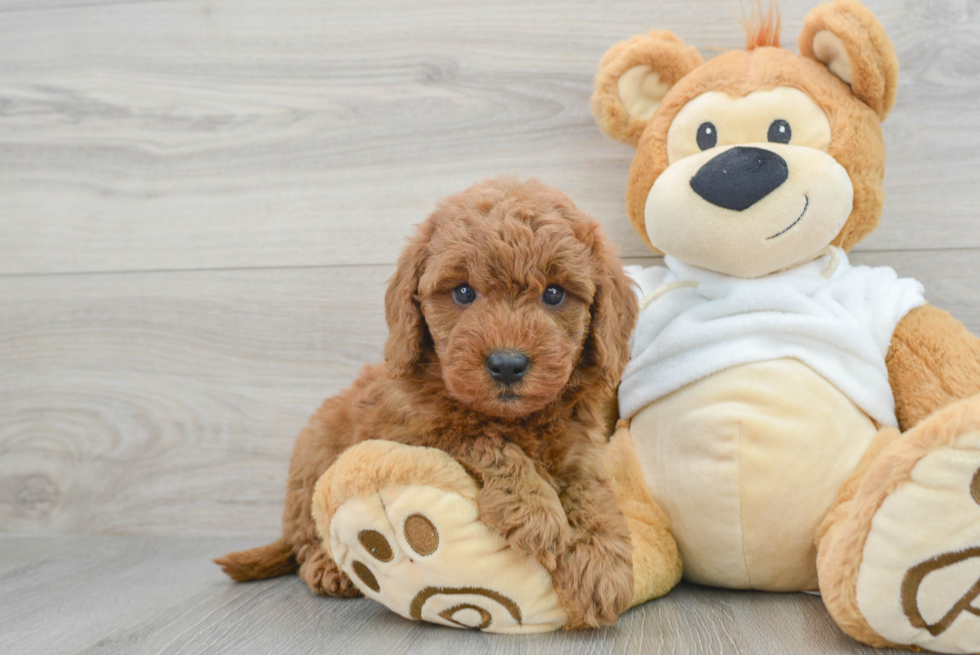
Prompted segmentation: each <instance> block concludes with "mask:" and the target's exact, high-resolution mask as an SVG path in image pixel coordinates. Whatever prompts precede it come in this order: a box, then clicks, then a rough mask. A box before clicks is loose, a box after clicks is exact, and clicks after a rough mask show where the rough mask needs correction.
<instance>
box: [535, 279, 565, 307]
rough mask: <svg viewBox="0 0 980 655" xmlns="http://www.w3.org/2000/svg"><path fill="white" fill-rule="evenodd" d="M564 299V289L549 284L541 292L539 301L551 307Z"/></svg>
mask: <svg viewBox="0 0 980 655" xmlns="http://www.w3.org/2000/svg"><path fill="white" fill-rule="evenodd" d="M564 299H565V290H564V289H562V288H561V287H560V286H558V285H556V284H549V285H548V288H547V289H545V290H544V293H543V294H541V302H543V303H544V304H546V305H551V306H552V307H557V306H558V305H560V304H561V301H562V300H564Z"/></svg>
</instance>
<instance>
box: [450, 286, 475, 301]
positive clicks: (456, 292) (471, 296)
mask: <svg viewBox="0 0 980 655" xmlns="http://www.w3.org/2000/svg"><path fill="white" fill-rule="evenodd" d="M453 300H455V301H456V302H458V303H459V304H460V305H469V304H471V303H472V302H473V301H474V300H476V289H474V288H473V287H471V286H470V285H468V284H461V285H459V286H458V287H456V288H455V289H453Z"/></svg>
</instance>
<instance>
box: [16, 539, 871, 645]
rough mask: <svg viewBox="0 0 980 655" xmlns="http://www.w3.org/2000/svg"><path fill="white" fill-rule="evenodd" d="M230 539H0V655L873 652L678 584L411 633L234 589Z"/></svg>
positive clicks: (289, 594) (830, 629) (404, 626)
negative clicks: (588, 628)
mask: <svg viewBox="0 0 980 655" xmlns="http://www.w3.org/2000/svg"><path fill="white" fill-rule="evenodd" d="M246 545H248V542H247V541H244V540H242V539H236V538H228V537H198V538H187V537H185V538H172V537H107V536H81V537H79V536H75V537H68V538H61V537H42V538H39V537H6V538H2V539H0V617H2V620H3V621H2V625H3V629H2V630H0V652H2V653H45V654H47V655H60V654H68V653H85V654H94V653H159V654H161V655H163V654H177V653H181V654H184V655H187V654H191V653H200V654H204V655H217V654H219V653H228V654H241V653H276V654H277V655H286V654H289V653H304V654H305V653H317V652H319V653H386V654H387V653H413V654H416V653H418V654H429V653H432V654H435V653H444V654H449V653H453V654H458V653H486V654H488V655H508V654H514V655H517V654H520V653H540V654H541V655H550V654H554V655H559V654H561V655H566V654H576V653H583V654H584V653H587V654H589V655H601V654H604V653H608V654H610V655H613V654H615V655H633V654H636V655H659V654H661V653H663V654H666V653H751V654H753V655H768V654H773V655H777V654H778V655H785V654H789V653H822V654H825V653H840V652H853V653H875V652H883V651H876V650H875V649H872V648H860V647H858V646H856V645H855V644H854V643H853V642H851V641H850V640H849V639H848V638H847V637H846V636H844V635H843V634H842V633H840V632H839V631H838V630H837V629H836V627H835V626H834V625H833V622H832V621H831V619H830V617H829V616H828V615H827V612H826V610H825V609H824V607H823V604H822V603H821V601H820V599H819V598H816V597H814V596H809V595H806V594H791V595H778V594H767V593H748V592H747V593H732V592H725V591H721V590H717V589H708V588H699V587H693V586H689V585H682V586H681V587H680V588H678V589H676V590H675V591H673V592H672V593H671V594H670V595H669V596H667V597H666V598H665V599H663V600H660V601H657V602H655V603H647V604H646V605H644V606H641V607H638V608H636V609H633V610H631V611H629V612H628V613H627V614H625V615H624V616H623V617H622V618H621V619H620V621H619V623H618V624H617V625H616V626H615V627H612V628H606V629H603V630H598V631H592V632H559V633H552V634H544V635H532V636H505V635H484V634H480V633H474V632H470V631H462V630H455V629H452V628H444V627H441V626H434V625H430V624H425V623H418V622H413V621H408V620H406V619H403V618H401V617H399V616H398V615H396V614H393V613H391V612H388V611H387V610H386V609H385V608H384V607H382V606H381V605H379V604H378V603H375V602H373V601H369V600H366V599H363V598H360V599H356V600H338V599H328V598H320V597H316V596H313V595H312V594H310V593H309V591H308V590H307V589H306V587H305V585H303V583H302V582H300V580H299V579H298V578H296V577H289V578H280V579H278V580H270V581H265V582H255V583H247V584H234V583H232V582H231V581H229V580H228V579H227V578H225V577H224V576H223V575H222V574H221V573H220V572H219V571H218V570H217V568H216V567H214V566H212V565H211V564H210V562H209V561H208V558H210V557H212V556H214V555H216V554H221V553H223V552H225V551H226V550H229V549H233V548H241V547H244V546H246Z"/></svg>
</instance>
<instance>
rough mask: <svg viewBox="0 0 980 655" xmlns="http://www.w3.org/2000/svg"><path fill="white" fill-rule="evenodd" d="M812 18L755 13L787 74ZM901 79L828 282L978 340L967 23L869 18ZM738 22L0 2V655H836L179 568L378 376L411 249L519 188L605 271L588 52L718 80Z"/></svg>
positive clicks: (677, 15) (976, 202)
mask: <svg viewBox="0 0 980 655" xmlns="http://www.w3.org/2000/svg"><path fill="white" fill-rule="evenodd" d="M813 4H814V2H813V1H812V0H783V1H782V2H781V7H782V14H783V24H784V30H783V42H784V43H785V44H788V45H790V47H792V44H793V43H794V42H795V35H796V32H797V31H798V30H799V28H800V25H801V24H802V20H803V16H804V15H805V13H806V11H807V10H808V9H809V8H810V7H811V6H812V5H813ZM867 4H868V5H869V6H871V8H872V9H873V10H874V11H875V12H876V13H877V14H878V16H879V17H880V19H881V20H882V22H883V23H884V25H885V27H886V29H887V30H888V31H889V33H890V35H891V37H892V39H893V40H894V42H895V45H896V48H897V50H898V53H899V57H900V59H901V62H902V66H903V72H902V75H901V78H900V85H899V99H898V103H897V105H896V107H895V109H894V111H893V112H892V115H891V116H890V117H889V119H888V121H887V122H886V123H885V126H884V129H885V136H886V140H887V143H888V148H889V159H888V173H887V176H886V191H887V193H888V199H887V201H886V206H885V215H884V217H883V220H882V224H881V227H880V228H879V229H878V230H877V231H876V232H875V233H874V234H873V235H872V236H871V237H870V238H868V239H867V240H866V241H865V242H864V243H862V244H860V246H859V247H858V249H857V250H858V251H857V252H856V253H855V255H854V259H855V261H857V262H858V263H869V264H875V265H891V266H894V267H895V268H896V269H897V270H898V271H899V273H901V274H903V275H910V276H914V277H917V278H918V279H920V280H922V281H923V283H924V284H925V285H926V288H927V293H928V297H929V299H930V300H931V301H932V302H934V303H935V304H937V305H939V306H941V307H944V308H946V309H949V310H950V311H952V312H953V313H954V314H955V315H956V316H958V317H959V318H960V319H962V320H963V321H964V322H965V323H966V324H967V326H968V327H970V329H972V330H973V331H975V332H980V285H978V282H977V279H978V278H977V270H978V264H980V220H978V217H980V184H978V181H980V173H978V171H980V110H978V107H980V67H977V65H976V62H977V61H978V60H980V11H978V9H977V7H976V6H975V3H973V2H967V1H966V0H935V1H933V2H928V3H924V2H920V1H919V0H901V1H896V0H867ZM738 12H739V3H738V2H737V0H657V1H656V2H651V1H650V0H621V1H617V2H616V3H608V2H602V1H600V0H555V1H553V2H548V3H541V4H532V3H527V2H522V1H519V0H500V1H495V2H492V3H491V2H480V1H478V0H418V1H415V0H413V2H396V1H394V0H388V1H385V0H357V1H356V2H355V1H353V0H347V1H341V0H0V533H3V534H2V535H0V653H8V652H9V653H33V652H39V653H40V652H45V653H75V652H100V653H106V652H112V653H115V652H118V653H134V652H152V653H162V652H202V653H203V652H208V653H219V652H228V653H246V652H255V653H267V652H311V651H315V650H323V651H325V652H357V651H370V652H378V651H390V652H392V653H397V652H408V651H412V652H454V653H455V652H460V651H462V652H469V651H474V652H488V653H509V652H538V651H547V652H583V653H584V652H588V653H605V652H610V653H613V652H616V653H619V652H641V651H642V652H644V653H646V652H650V651H653V652H665V653H684V652H746V653H760V652H773V653H797V652H799V653H827V652H861V650H862V649H861V648H860V647H858V646H857V645H856V644H855V643H854V642H852V641H849V640H847V639H846V638H844V637H843V636H842V635H841V634H840V633H839V631H837V630H836V628H835V627H834V626H833V624H832V623H831V622H830V620H829V618H828V617H827V615H826V612H825V611H824V609H823V607H822V606H821V604H820V601H819V599H817V598H814V597H810V596H800V595H792V596H783V595H766V594H737V593H729V592H723V591H719V590H709V589H697V588H693V587H683V588H681V589H679V590H678V591H676V592H674V593H673V594H671V595H670V596H669V597H668V598H667V599H665V600H663V601H660V602H657V603H650V604H648V605H647V606H644V607H642V608H638V609H636V610H633V611H632V612H630V613H629V614H628V615H627V616H626V617H624V619H623V620H622V621H621V623H620V624H619V626H617V627H616V628H614V629H610V630H605V631H601V632H596V633H590V634H558V635H548V636H541V637H534V638H520V639H514V638H502V637H492V636H485V635H479V634H463V633H460V632H456V631H452V630H448V629H440V628H434V627H428V626H420V625H416V624H412V623H410V622H407V621H403V620H401V619H400V618H398V617H396V616H394V615H392V614H390V613H388V612H387V611H385V610H384V609H383V608H381V607H379V606H376V605H374V604H372V603H370V602H368V601H353V602H342V601H334V600H327V599H318V598H314V597H312V596H310V595H309V594H308V593H307V592H306V590H305V589H304V588H303V587H302V585H301V584H299V582H298V581H297V580H295V579H285V580H279V581H272V582H268V583H261V584H254V585H246V586H234V585H232V584H230V583H229V582H228V581H227V580H225V579H224V578H223V577H222V576H221V574H220V572H219V571H218V570H217V568H216V567H215V566H214V565H213V564H211V563H210V559H211V558H212V557H214V556H215V555H218V554H221V553H222V552H224V551H226V550H229V549H232V548H236V547H240V546H245V545H253V544H258V543H263V542H264V540H268V539H271V538H272V537H274V536H275V534H276V532H277V529H278V522H279V513H280V502H281V495H282V491H283V487H284V483H285V473H286V465H287V460H288V457H289V452H290V449H291V447H292V442H293V438H294V436H295V434H296V433H297V432H298V430H299V428H300V427H301V426H302V424H303V423H304V421H305V420H306V417H307V416H308V414H309V413H310V412H311V410H312V409H313V408H314V407H315V406H316V405H317V404H318V403H319V401H320V400H321V399H322V398H323V397H325V396H327V395H330V394H332V393H335V392H336V391H337V390H339V389H340V388H342V387H343V386H345V385H347V384H348V383H349V382H350V381H351V380H352V379H353V378H354V376H356V374H357V371H358V370H359V368H360V367H361V366H362V365H363V364H364V363H367V362H370V361H374V360H377V359H378V358H379V357H380V352H381V344H382V342H383V340H384V337H385V328H384V322H383V310H382V297H383V291H384V281H385V279H386V278H387V277H388V276H389V275H390V274H391V271H392V269H393V263H394V261H395V258H396V256H397V253H398V251H399V249H400V248H401V245H402V243H403V240H404V237H405V236H406V235H407V234H408V233H409V230H410V226H411V225H412V224H414V223H417V222H418V221H420V220H421V219H422V218H424V217H425V215H426V214H427V213H428V212H429V211H430V210H431V209H432V207H433V205H434V203H435V202H436V201H437V200H438V199H439V198H441V197H442V196H445V195H447V194H449V193H452V192H455V191H458V190H460V189H462V188H465V187H466V186H468V185H470V184H472V183H474V182H476V181H478V180H480V179H482V178H484V177H486V176H489V175H493V174H498V173H512V174H519V175H522V176H538V177H540V178H542V179H543V180H545V181H546V182H548V183H550V184H553V185H556V186H558V187H560V188H562V189H563V190H565V191H566V192H567V193H568V194H569V195H570V196H571V197H572V198H573V200H575V201H576V202H577V203H578V204H579V205H580V206H581V207H582V208H583V209H584V210H586V211H587V212H589V213H591V214H593V215H594V216H596V218H598V219H599V220H600V221H602V222H603V224H604V225H605V226H606V228H607V230H608V232H609V233H610V235H611V236H612V238H613V239H614V240H615V241H616V242H617V244H618V245H619V246H620V249H621V253H622V254H623V256H624V257H625V258H626V259H627V260H628V261H629V262H630V263H647V264H649V263H651V262H652V261H653V260H652V259H651V258H650V257H649V255H648V253H647V251H645V249H644V247H643V245H642V243H641V242H640V241H639V239H638V238H637V237H636V236H635V235H634V234H633V232H632V229H631V228H630V227H629V222H628V220H627V219H626V216H625V211H624V202H623V196H624V193H625V188H626V180H627V172H628V169H629V163H630V160H631V157H632V151H631V150H630V148H628V147H626V146H624V145H622V144H617V143H614V142H612V141H610V140H608V139H606V138H605V137H603V136H602V135H601V134H600V133H599V131H598V130H597V129H596V127H595V126H594V124H593V122H592V119H591V116H590V114H589V94H590V91H591V80H592V75H593V72H594V70H595V66H596V63H597V62H598V60H599V57H600V56H601V55H602V53H603V52H604V50H605V49H606V48H607V47H608V46H609V45H611V44H612V43H613V42H615V41H617V40H619V39H622V38H626V37H628V36H630V35H632V34H634V33H639V32H641V31H644V30H646V29H649V28H651V27H665V28H669V29H672V30H674V31H675V32H677V33H678V34H679V35H681V36H683V37H684V38H686V39H687V40H688V41H689V42H690V43H693V44H696V45H698V46H700V47H701V49H702V52H703V53H704V54H705V55H706V56H711V55H712V54H714V53H716V52H718V50H719V49H723V48H736V47H740V46H741V45H742V43H743V40H744V37H743V33H742V30H741V27H739V25H738V23H737V21H736V19H735V16H737V14H738Z"/></svg>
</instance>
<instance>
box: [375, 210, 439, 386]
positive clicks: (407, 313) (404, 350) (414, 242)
mask: <svg viewBox="0 0 980 655" xmlns="http://www.w3.org/2000/svg"><path fill="white" fill-rule="evenodd" d="M433 231H434V223H433V221H432V219H431V218H430V219H429V220H427V221H426V222H425V223H422V224H421V225H420V226H419V227H418V229H417V231H416V233H415V235H414V236H412V237H411V238H410V239H409V241H408V245H407V246H406V247H405V249H404V250H403V251H402V253H401V255H400V256H399V257H398V266H397V268H396V269H395V274H394V275H392V276H391V279H390V280H388V289H387V291H385V320H386V321H387V323H388V340H387V341H385V363H386V364H387V365H388V370H389V371H390V372H391V373H392V374H393V375H395V376H406V375H409V374H410V373H411V372H412V369H413V368H414V367H415V366H416V364H418V362H419V359H420V358H421V356H422V350H423V349H424V348H425V342H426V339H427V338H428V333H427V331H426V327H425V320H424V319H423V317H422V308H421V307H420V306H419V301H418V297H417V296H418V290H419V278H420V277H421V276H422V271H423V269H424V268H425V260H426V257H427V255H428V245H429V239H430V238H431V237H432V232H433Z"/></svg>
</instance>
